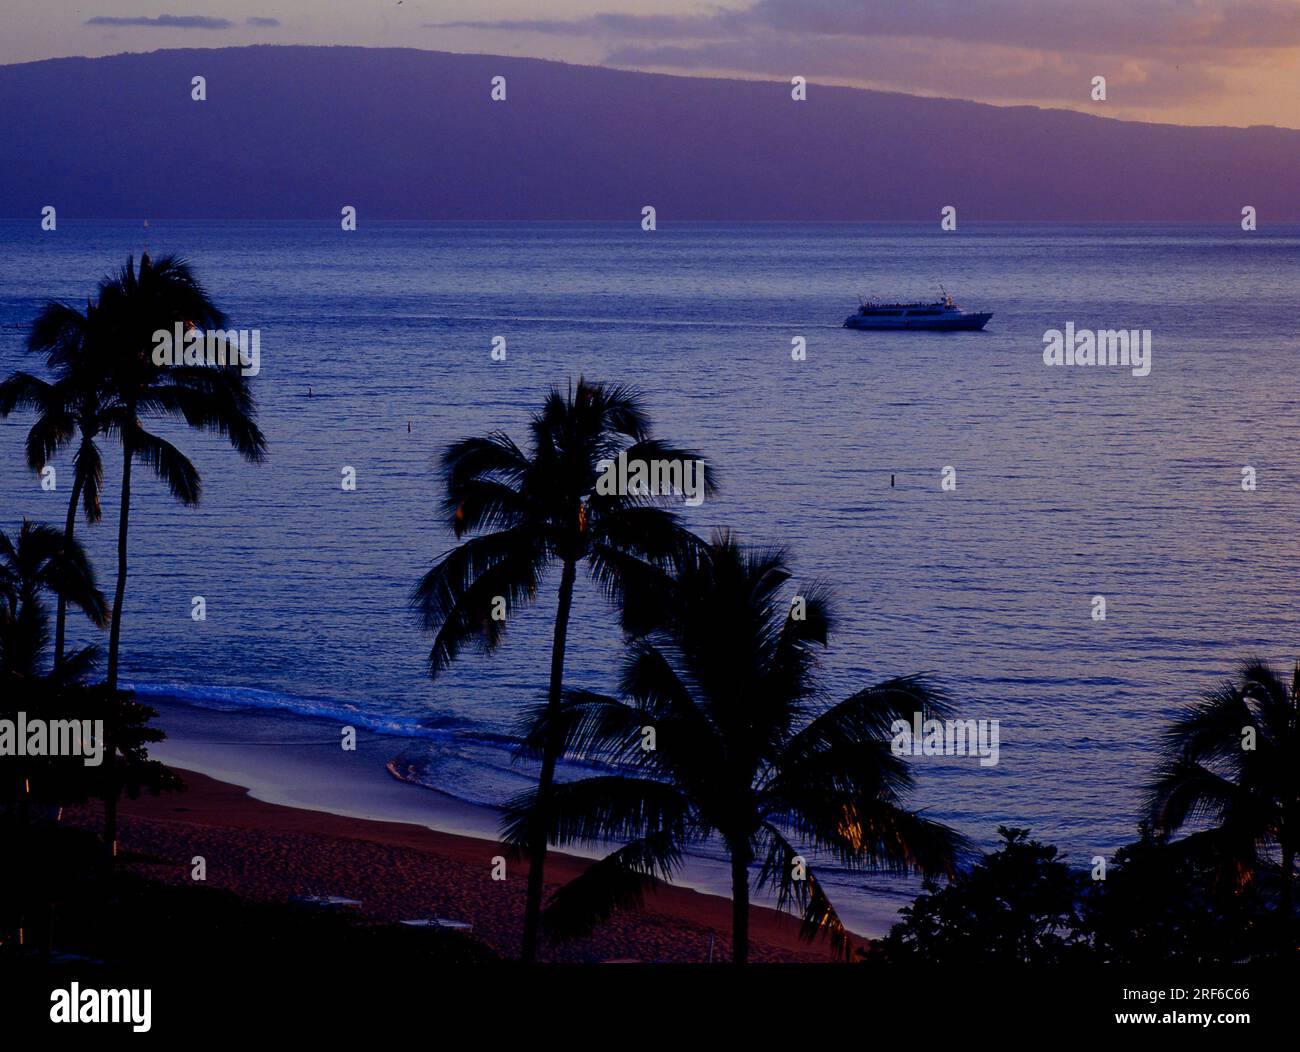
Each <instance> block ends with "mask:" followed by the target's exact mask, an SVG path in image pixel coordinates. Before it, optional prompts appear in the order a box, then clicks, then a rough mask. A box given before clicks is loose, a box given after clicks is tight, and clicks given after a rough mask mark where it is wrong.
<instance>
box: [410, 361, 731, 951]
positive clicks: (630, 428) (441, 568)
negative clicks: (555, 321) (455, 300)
mask: <svg viewBox="0 0 1300 1052" xmlns="http://www.w3.org/2000/svg"><path fill="white" fill-rule="evenodd" d="M530 432H531V434H530V438H531V441H530V443H529V447H528V450H527V452H525V451H524V450H523V449H521V448H520V447H519V446H517V445H516V444H515V443H514V442H513V441H512V440H511V439H510V437H509V436H507V435H506V434H504V433H503V432H494V433H493V434H491V435H488V436H487V437H486V438H467V439H464V440H462V441H459V442H456V443H454V444H453V445H452V446H451V447H450V448H448V450H447V451H446V453H445V454H444V455H443V457H442V464H441V470H442V476H443V480H444V483H445V487H446V496H445V499H444V501H443V507H444V509H445V513H446V515H447V524H448V526H449V527H450V528H451V530H452V531H453V533H454V534H455V536H456V537H457V539H461V538H466V537H467V538H468V539H466V540H464V541H463V543H461V544H460V545H459V546H458V547H456V548H453V549H452V550H451V551H450V552H448V553H446V554H445V555H444V556H442V557H441V558H440V559H439V560H438V562H437V563H436V564H435V565H434V566H433V568H432V569H430V570H429V572H428V573H426V574H425V575H424V577H423V579H422V580H421V581H420V583H419V584H418V585H417V586H416V588H415V590H414V592H413V593H412V596H411V603H412V606H413V607H414V608H415V609H416V610H417V612H418V613H419V616H420V618H421V621H422V624H423V626H424V628H425V630H426V631H429V632H433V633H435V635H434V640H433V646H432V648H431V650H430V652H429V674H430V675H431V676H433V677H436V676H437V675H438V674H439V673H440V672H441V671H442V670H443V669H445V668H446V667H447V666H448V665H449V664H450V663H451V661H452V660H453V659H454V658H455V657H456V655H457V654H458V653H459V651H460V649H461V647H462V645H463V644H464V643H466V642H469V641H471V640H477V641H478V642H479V643H480V644H481V646H482V647H483V649H484V650H487V651H490V650H492V649H494V648H495V647H496V646H497V645H498V644H499V643H500V641H501V638H502V630H503V627H504V622H503V621H502V620H498V619H497V618H495V617H494V616H493V613H494V605H496V601H497V600H500V601H501V602H500V607H501V609H503V611H504V613H505V614H506V615H507V616H508V615H509V614H510V612H512V611H513V610H515V609H516V608H518V607H520V606H521V605H523V604H526V603H529V602H531V601H532V600H533V599H534V598H535V597H536V594H537V589H538V587H539V585H540V583H541V581H542V578H543V577H544V575H545V573H546V571H547V570H548V569H549V568H550V567H551V566H552V565H553V564H555V563H559V565H560V586H559V600H558V605H557V607H556V613H555V628H554V632H553V635H552V639H551V666H550V681H549V686H548V690H547V696H546V699H547V700H546V705H547V707H548V708H549V709H550V710H552V711H553V712H558V710H559V708H560V706H561V704H562V698H563V693H562V692H563V678H564V657H565V647H566V642H567V639H568V627H569V615H570V611H571V609H572V605H573V593H574V585H575V582H576V577H577V568H578V566H579V564H585V565H586V567H587V569H588V571H589V572H590V574H591V576H592V578H593V579H594V580H595V581H597V582H598V583H599V585H600V586H601V587H602V588H603V589H604V591H605V593H606V594H607V595H608V596H610V597H611V598H612V599H615V600H617V599H619V597H621V596H622V595H623V594H624V593H626V592H627V591H628V590H636V589H637V587H638V586H639V582H644V581H646V580H648V579H650V578H652V577H654V576H655V575H656V574H658V573H660V572H661V571H662V569H663V568H664V567H666V566H668V565H670V564H671V563H672V562H673V561H674V560H675V559H677V558H678V557H679V556H680V555H681V554H682V553H683V552H684V551H685V550H686V549H688V548H689V547H690V546H691V544H692V543H693V542H695V540H696V539H695V538H694V535H692V534H690V533H689V532H688V531H687V530H685V529H684V528H683V527H682V526H681V525H680V523H679V521H678V519H677V516H676V515H675V514H674V513H673V512H672V511H671V510H669V508H668V507H666V506H665V505H666V504H667V502H668V500H670V499H671V498H670V496H669V495H664V494H654V493H636V494H619V493H599V492H597V488H598V487H597V479H598V476H599V475H600V474H601V469H602V464H603V462H606V461H612V460H615V459H616V458H617V457H618V456H619V454H620V453H625V454H626V456H627V459H628V461H629V462H633V461H653V460H668V461H680V462H686V461H699V460H700V459H701V458H700V457H699V455H698V454H696V453H693V452H691V451H689V450H684V449H678V448H676V447H673V446H670V445H668V444H666V443H664V442H660V441H658V440H656V439H654V438H652V437H651V435H650V424H649V421H648V419H647V417H646V414H645V411H644V410H643V408H642V406H641V402H640V399H639V397H638V396H637V395H636V394H635V393H634V392H633V391H631V390H630V389H628V388H625V387H621V386H606V385H602V384H599V383H588V382H586V381H585V380H583V379H579V380H578V383H577V385H576V387H575V386H573V385H572V384H570V386H569V388H568V390H567V391H560V390H559V389H552V390H551V392H550V394H549V395H548V397H547V399H546V401H545V403H544V405H543V406H542V409H541V410H540V411H539V412H538V413H536V414H535V415H534V416H533V419H532V423H531V428H530ZM713 490H714V482H713V475H712V472H711V471H709V470H707V469H706V472H705V483H704V492H705V493H706V494H707V493H712V492H713ZM562 744H563V743H562V742H561V741H560V740H558V739H556V740H552V741H547V742H544V743H543V744H542V746H541V748H540V749H539V750H538V752H539V758H540V760H541V771H540V774H539V776H538V787H537V793H538V798H539V800H541V801H545V800H546V799H547V798H548V796H549V795H550V792H551V789H552V786H553V784H554V779H555V766H556V763H557V762H558V760H559V758H560V754H561V751H562ZM524 846H525V847H526V850H527V853H528V858H529V868H528V889H527V898H526V901H525V909H524V933H523V948H522V956H523V958H524V960H526V961H532V960H534V959H535V957H536V953H537V936H538V930H539V926H540V917H541V903H542V892H543V877H544V867H545V861H546V848H547V842H546V833H545V829H544V828H542V827H541V826H540V825H538V826H537V827H536V828H535V829H533V830H532V831H531V832H530V833H529V835H527V836H526V837H524Z"/></svg>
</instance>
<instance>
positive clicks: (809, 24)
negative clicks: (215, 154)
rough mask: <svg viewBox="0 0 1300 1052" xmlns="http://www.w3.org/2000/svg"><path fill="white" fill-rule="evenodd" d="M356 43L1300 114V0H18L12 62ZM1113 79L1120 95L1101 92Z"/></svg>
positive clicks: (12, 14) (1154, 107)
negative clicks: (1100, 84) (90, 0)
mask: <svg viewBox="0 0 1300 1052" xmlns="http://www.w3.org/2000/svg"><path fill="white" fill-rule="evenodd" d="M244 44H347V45H353V46H362V47H418V48H424V49H428V50H435V51H459V52H485V53H491V54H502V55H523V56H532V57H536V58H549V59H559V60H561V61H566V62H575V63H582V64H586V65H601V66H612V67H617V68H622V69H636V70H650V71H655V72H664V73H678V74H684V75H689V76H739V77H745V78H753V79H782V80H788V79H789V78H791V77H794V76H803V77H805V78H807V80H808V81H809V83H810V84H818V83H826V84H846V85H853V86H858V87H867V88H877V89H882V90H888V91H903V92H909V93H912V94H918V95H938V96H944V97H948V98H962V99H973V100H976V101H979V102H990V103H995V104H998V105H1011V104H1020V103H1029V104H1032V105H1039V106H1053V107H1064V108H1069V109H1077V110H1083V111H1085V112H1090V113H1095V114H1099V115H1103V116H1114V117H1124V118H1130V119H1137V120H1150V121H1165V122H1170V123H1175V124H1228V125H1237V126H1245V125H1251V124H1276V125H1281V126H1283V127H1289V128H1300V0H725V2H723V3H698V2H693V0H186V2H183V3H166V2H162V0H105V2H102V3H98V4H85V3H74V2H70V0H4V7H3V12H2V13H0V64H9V63H14V62H30V61H34V60H38V59H46V58H57V57H64V56H69V55H88V56H96V55H110V54H116V53H119V52H123V51H154V50H158V49H160V48H178V47H229V46H235V45H244ZM1097 76H1104V77H1105V78H1106V96H1107V97H1106V99H1105V101H1095V100H1093V99H1092V98H1091V94H1092V91H1093V78H1094V77H1097Z"/></svg>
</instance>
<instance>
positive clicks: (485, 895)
mask: <svg viewBox="0 0 1300 1052" xmlns="http://www.w3.org/2000/svg"><path fill="white" fill-rule="evenodd" d="M178 773H179V774H180V775H181V777H182V778H183V779H184V780H185V783H186V786H187V788H186V790H185V791H184V792H182V793H174V794H168V795H164V796H161V797H156V798H155V797H143V798H141V799H139V800H124V801H123V803H122V809H121V849H122V856H123V863H124V865H125V866H126V867H128V868H129V869H132V870H135V871H137V872H139V873H141V874H142V875H146V876H148V877H151V878H153V879H157V880H160V881H166V882H169V883H176V884H180V883H185V882H188V881H189V879H190V877H189V874H190V863H191V860H192V859H193V857H194V856H195V855H201V856H203V858H204V859H205V860H206V864H207V883H208V885H209V886H210V887H216V888H223V889H227V890H230V891H233V892H234V893H236V894H238V895H240V896H243V897H246V898H248V899H250V900H255V901H264V902H285V901H287V900H289V899H290V898H291V897H292V896H295V895H339V896H344V897H347V898H354V899H359V900H361V902H362V906H361V909H362V911H363V912H364V913H365V914H366V915H367V916H368V917H371V918H373V919H375V920H378V921H388V922H393V921H399V920H405V919H410V918H417V917H428V916H431V915H437V916H440V917H447V918H452V919H456V920H463V921H468V922H470V923H471V924H472V925H473V934H474V937H475V938H477V939H480V940H481V941H483V942H484V943H486V944H487V945H488V946H490V947H491V948H492V949H493V950H494V951H496V952H497V953H499V954H501V955H502V956H504V957H511V956H514V955H516V954H517V952H518V946H519V936H520V931H521V924H522V917H523V903H524V883H525V872H526V868H525V864H524V863H512V864H510V865H509V866H508V869H507V877H506V879H505V880H504V881H494V880H493V879H492V875H491V870H492V859H493V857H494V856H496V855H499V854H501V853H502V852H501V849H500V847H499V845H497V844H496V843H493V842H492V841H489V840H483V839H478V838H474V837H467V836H459V835H454V834H450V833H442V832H437V831H435V830H431V829H427V828H424V827H421V826H417V825H411V824H406V823H398V822H380V821H370V820H365V819H359V818H353V817H348V816H341V815H334V814H326V813H322V812H319V811H311V810H306V809H301V808H294V807H285V806H281V805H278V804H271V803H265V802H263V801H261V800H256V799H254V798H253V797H251V796H250V795H249V794H248V792H247V790H245V789H244V788H241V787H240V786H236V785H231V784H229V783H226V782H220V781H217V780H215V779H213V778H209V777H207V776H205V775H202V774H198V773H195V772H191V771H184V770H181V771H178ZM67 820H68V821H69V822H72V823H74V824H86V825H94V826H97V825H98V822H99V814H98V812H97V809H95V808H88V809H85V810H79V811H73V812H70V813H69V814H68V816H67ZM585 864H586V861H585V860H583V859H581V858H577V857H575V856H572V855H565V854H560V853H555V854H552V855H550V856H548V863H547V877H548V887H554V886H558V885H559V884H560V883H563V882H564V881H566V880H568V879H570V878H571V877H573V876H575V875H576V874H577V873H578V872H579V871H580V868H581V867H582V866H584V865H585ZM730 911H731V904H730V902H728V901H727V900H726V899H723V898H720V897H718V896H714V895H705V894H701V893H699V892H697V891H692V890H690V889H686V888H678V887H668V886H662V887H660V888H659V889H658V890H657V891H656V892H655V893H653V894H652V895H650V896H648V897H647V900H646V905H645V907H644V909H641V910H637V911H627V912H624V913H621V914H618V915H616V916H614V917H613V918H611V920H610V921H608V922H607V923H606V924H604V925H603V926H602V927H601V928H599V929H598V930H597V931H596V932H595V933H594V934H593V935H591V936H589V937H587V938H584V939H581V940H576V941H573V942H569V943H565V944H561V945H554V946H547V947H546V951H545V954H544V956H545V958H546V959H548V960H552V961H565V962H593V961H617V960H635V961H663V962H676V963H693V962H700V963H702V962H705V961H707V960H708V958H709V948H710V942H711V941H712V943H713V954H714V959H715V960H717V961H726V960H728V959H729V957H730V954H731V947H730V936H729V932H730V925H731V913H730ZM750 923H751V948H750V953H751V957H752V959H753V960H756V961H769V962H826V961H830V960H832V959H833V958H832V957H831V954H830V950H829V947H828V946H827V945H826V944H824V943H818V944H809V943H806V942H803V941H801V940H800V939H799V937H798V925H797V923H796V922H795V921H794V920H793V919H792V918H790V917H788V916H785V915H782V914H780V913H778V912H776V911H775V910H771V909H768V908H765V907H754V908H753V911H752V914H751V922H750Z"/></svg>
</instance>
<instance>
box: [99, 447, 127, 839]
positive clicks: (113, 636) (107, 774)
mask: <svg viewBox="0 0 1300 1052" xmlns="http://www.w3.org/2000/svg"><path fill="white" fill-rule="evenodd" d="M131 459H132V450H131V443H130V440H129V439H128V438H127V437H126V436H123V439H122V507H121V510H120V512H119V513H118V519H117V590H116V591H115V592H114V593H113V623H112V624H111V625H109V629H108V677H107V678H108V691H109V704H110V705H113V706H114V707H116V703H117V699H116V698H115V697H114V696H113V695H114V694H115V693H116V691H117V664H118V649H119V648H120V646H121V642H122V604H123V603H124V602H125V600H126V531H127V525H128V523H129V522H130V517H131ZM110 715H111V714H110ZM110 722H111V721H110V720H105V721H104V781H105V783H106V785H105V790H104V846H105V847H106V848H107V850H108V854H109V857H110V858H112V857H113V855H114V854H115V853H116V848H117V780H116V776H117V770H116V768H117V763H116V760H117V756H116V752H117V748H116V745H115V744H114V742H113V740H112V736H111V735H110V734H109V730H108V728H109V724H110Z"/></svg>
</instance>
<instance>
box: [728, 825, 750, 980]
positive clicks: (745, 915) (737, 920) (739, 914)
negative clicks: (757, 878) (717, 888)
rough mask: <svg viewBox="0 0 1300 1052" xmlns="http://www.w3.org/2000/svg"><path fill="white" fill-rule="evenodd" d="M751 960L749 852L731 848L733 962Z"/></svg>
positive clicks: (743, 849) (742, 848)
mask: <svg viewBox="0 0 1300 1052" xmlns="http://www.w3.org/2000/svg"><path fill="white" fill-rule="evenodd" d="M748 961H749V852H748V851H747V850H746V849H745V848H744V847H743V846H742V847H738V848H737V847H733V848H732V849H731V962H732V963H733V964H746V963H748Z"/></svg>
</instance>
